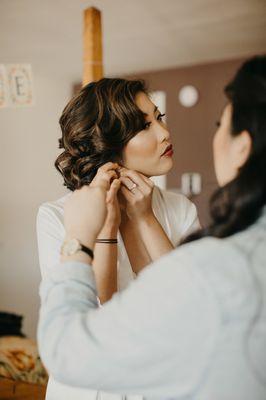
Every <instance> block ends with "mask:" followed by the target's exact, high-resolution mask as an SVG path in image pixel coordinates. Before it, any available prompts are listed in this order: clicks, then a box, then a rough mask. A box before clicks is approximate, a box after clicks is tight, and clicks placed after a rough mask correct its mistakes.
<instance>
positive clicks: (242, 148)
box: [235, 131, 252, 169]
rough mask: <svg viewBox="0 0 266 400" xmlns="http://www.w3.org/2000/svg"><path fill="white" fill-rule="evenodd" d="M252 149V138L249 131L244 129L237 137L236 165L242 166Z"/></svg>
mask: <svg viewBox="0 0 266 400" xmlns="http://www.w3.org/2000/svg"><path fill="white" fill-rule="evenodd" d="M251 149H252V139H251V136H250V133H249V132H248V131H242V132H241V133H240V134H239V135H237V136H236V137H235V163H236V167H237V168H238V169H239V168H241V167H242V166H243V165H244V164H245V163H246V161H247V159H248V158H249V156H250V153H251Z"/></svg>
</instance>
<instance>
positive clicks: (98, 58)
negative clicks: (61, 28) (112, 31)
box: [83, 7, 103, 85]
mask: <svg viewBox="0 0 266 400" xmlns="http://www.w3.org/2000/svg"><path fill="white" fill-rule="evenodd" d="M102 77H103V55H102V26H101V12H100V11H99V10H97V9H96V8H94V7H90V8H87V9H86V10H85V11H84V29H83V85H86V84H87V83H89V82H92V81H97V80H99V79H101V78H102Z"/></svg>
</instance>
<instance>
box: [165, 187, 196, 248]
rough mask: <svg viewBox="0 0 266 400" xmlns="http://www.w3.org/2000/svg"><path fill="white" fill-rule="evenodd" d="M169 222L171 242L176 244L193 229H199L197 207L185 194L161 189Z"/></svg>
mask: <svg viewBox="0 0 266 400" xmlns="http://www.w3.org/2000/svg"><path fill="white" fill-rule="evenodd" d="M161 193H162V196H163V198H164V202H165V211H166V213H167V220H168V221H169V224H170V231H171V233H172V239H173V240H172V242H173V244H174V245H175V246H176V245H178V244H179V243H180V241H181V240H182V239H184V238H185V237H186V236H188V235H189V234H190V233H192V232H193V231H196V230H198V229H200V222H199V219H198V214H197V208H196V206H195V204H193V203H192V202H191V201H190V200H189V199H188V198H187V197H186V196H184V195H183V194H180V193H175V192H171V191H161Z"/></svg>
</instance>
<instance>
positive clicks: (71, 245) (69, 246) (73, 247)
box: [62, 239, 80, 256]
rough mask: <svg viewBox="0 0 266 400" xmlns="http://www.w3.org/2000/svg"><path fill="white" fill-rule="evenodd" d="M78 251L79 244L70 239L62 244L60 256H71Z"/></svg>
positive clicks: (75, 240)
mask: <svg viewBox="0 0 266 400" xmlns="http://www.w3.org/2000/svg"><path fill="white" fill-rule="evenodd" d="M79 249H80V244H79V241H78V240H77V239H70V240H68V241H67V242H65V243H64V244H63V247H62V254H63V255H64V256H71V255H72V254H75V253H76V252H77V251H78V250H79Z"/></svg>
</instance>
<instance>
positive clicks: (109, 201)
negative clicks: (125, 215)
mask: <svg viewBox="0 0 266 400" xmlns="http://www.w3.org/2000/svg"><path fill="white" fill-rule="evenodd" d="M117 167H119V166H118V164H114V163H111V162H109V163H106V164H104V165H103V166H102V167H101V168H99V169H98V171H97V174H96V175H95V177H94V179H93V180H92V182H91V184H90V186H94V185H96V186H97V185H98V183H99V182H101V180H102V179H105V178H106V174H108V177H110V178H111V179H114V180H113V181H112V183H111V186H110V189H109V190H108V192H107V196H106V205H107V215H106V219H105V222H104V225H103V228H102V231H101V232H100V235H99V237H102V236H104V235H107V236H109V235H116V233H117V230H118V228H119V225H120V221H121V214H120V207H119V204H118V200H117V192H118V190H119V188H120V181H119V180H117V179H116V178H118V175H117V172H116V171H115V169H116V168H117ZM108 177H107V178H108ZM106 239H108V237H106Z"/></svg>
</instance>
